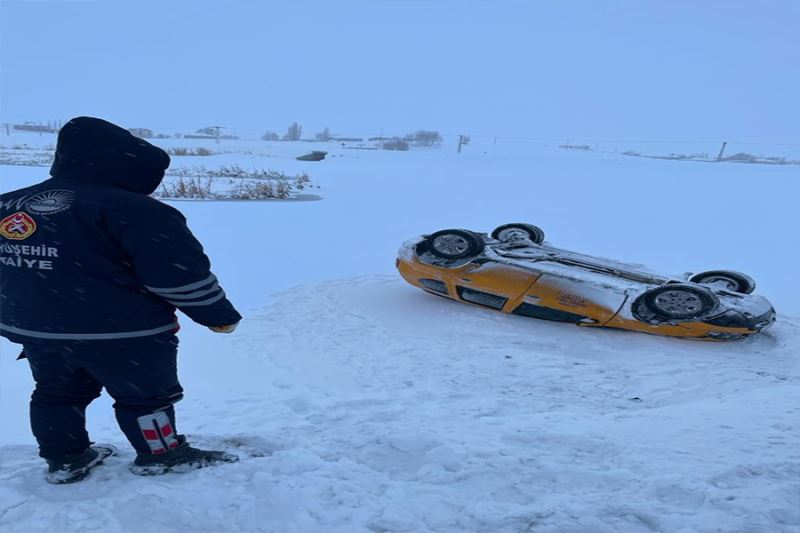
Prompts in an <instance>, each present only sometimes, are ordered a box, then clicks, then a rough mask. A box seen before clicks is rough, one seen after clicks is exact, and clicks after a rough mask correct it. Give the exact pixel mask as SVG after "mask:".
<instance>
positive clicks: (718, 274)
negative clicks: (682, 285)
mask: <svg viewBox="0 0 800 533" xmlns="http://www.w3.org/2000/svg"><path fill="white" fill-rule="evenodd" d="M689 281H691V282H692V283H699V284H700V285H709V286H719V287H721V288H724V289H726V290H729V291H734V292H740V293H742V294H750V293H752V292H753V291H754V290H756V282H755V280H753V278H751V277H750V276H748V275H747V274H742V273H741V272H734V271H732V270H709V271H707V272H700V273H698V274H695V275H694V276H692V277H691V278H689Z"/></svg>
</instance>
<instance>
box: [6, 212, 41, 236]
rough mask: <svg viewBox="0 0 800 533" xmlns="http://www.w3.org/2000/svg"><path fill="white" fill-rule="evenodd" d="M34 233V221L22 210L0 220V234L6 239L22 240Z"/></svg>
mask: <svg viewBox="0 0 800 533" xmlns="http://www.w3.org/2000/svg"><path fill="white" fill-rule="evenodd" d="M34 233H36V222H34V220H33V219H32V218H31V217H29V216H28V214H27V213H23V212H22V211H19V212H17V213H14V214H13V215H8V216H7V217H6V218H4V219H3V220H0V235H2V236H3V237H5V238H6V239H11V240H14V241H22V240H25V239H27V238H28V237H30V236H31V235H33V234H34Z"/></svg>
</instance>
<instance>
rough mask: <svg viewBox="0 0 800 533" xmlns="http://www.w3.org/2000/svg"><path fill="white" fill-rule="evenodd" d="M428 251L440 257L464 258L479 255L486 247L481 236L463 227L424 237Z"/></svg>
mask: <svg viewBox="0 0 800 533" xmlns="http://www.w3.org/2000/svg"><path fill="white" fill-rule="evenodd" d="M425 247H426V248H427V250H428V252H430V253H431V254H433V255H435V256H436V257H441V258H442V259H465V258H467V257H474V256H477V255H480V253H481V252H483V249H484V248H485V247H486V245H485V243H484V241H483V237H481V236H480V235H478V234H477V233H474V232H472V231H468V230H465V229H445V230H442V231H437V232H436V233H432V234H431V235H428V236H427V237H426V238H425Z"/></svg>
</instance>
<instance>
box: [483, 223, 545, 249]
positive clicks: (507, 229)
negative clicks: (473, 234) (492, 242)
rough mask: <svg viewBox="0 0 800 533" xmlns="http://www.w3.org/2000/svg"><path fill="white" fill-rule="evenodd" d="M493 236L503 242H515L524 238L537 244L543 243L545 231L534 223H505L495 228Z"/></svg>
mask: <svg viewBox="0 0 800 533" xmlns="http://www.w3.org/2000/svg"><path fill="white" fill-rule="evenodd" d="M492 238H493V239H497V240H498V241H503V242H514V241H517V240H520V238H524V239H528V240H530V241H532V242H533V243H535V244H542V243H543V242H544V231H542V228H540V227H538V226H534V225H533V224H521V223H515V224H503V225H502V226H498V227H496V228H495V229H494V231H493V232H492Z"/></svg>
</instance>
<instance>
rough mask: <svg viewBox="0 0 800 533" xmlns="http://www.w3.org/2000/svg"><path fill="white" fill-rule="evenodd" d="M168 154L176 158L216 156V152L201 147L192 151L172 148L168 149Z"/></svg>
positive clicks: (190, 149) (176, 147)
mask: <svg viewBox="0 0 800 533" xmlns="http://www.w3.org/2000/svg"><path fill="white" fill-rule="evenodd" d="M167 153H168V154H169V155H174V156H179V157H180V156H187V155H200V156H206V155H213V154H214V152H212V151H211V150H209V149H208V148H202V147H200V148H194V149H192V148H183V147H178V146H173V147H172V148H170V149H168V150H167Z"/></svg>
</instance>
